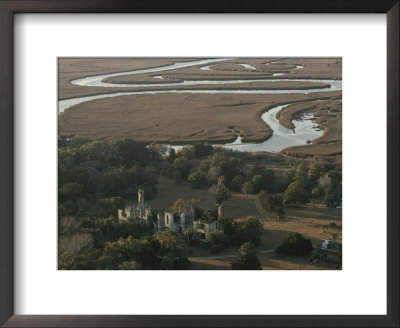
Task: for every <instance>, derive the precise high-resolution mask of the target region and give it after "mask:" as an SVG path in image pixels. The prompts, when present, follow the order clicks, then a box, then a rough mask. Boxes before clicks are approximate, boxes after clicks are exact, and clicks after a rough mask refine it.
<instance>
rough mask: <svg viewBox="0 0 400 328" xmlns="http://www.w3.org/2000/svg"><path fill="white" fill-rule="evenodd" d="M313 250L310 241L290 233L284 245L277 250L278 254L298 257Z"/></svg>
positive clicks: (297, 234)
mask: <svg viewBox="0 0 400 328" xmlns="http://www.w3.org/2000/svg"><path fill="white" fill-rule="evenodd" d="M312 250H313V246H312V243H311V240H310V239H307V238H304V237H303V236H302V235H301V234H299V233H296V232H290V233H288V234H286V236H285V238H284V240H283V242H282V244H281V245H280V246H279V247H278V248H277V249H276V250H275V251H276V253H278V254H284V255H290V256H298V255H305V254H307V253H309V252H310V251H312Z"/></svg>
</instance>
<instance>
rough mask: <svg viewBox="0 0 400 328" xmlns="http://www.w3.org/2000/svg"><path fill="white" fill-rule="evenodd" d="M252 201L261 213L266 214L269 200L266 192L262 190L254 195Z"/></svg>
mask: <svg viewBox="0 0 400 328" xmlns="http://www.w3.org/2000/svg"><path fill="white" fill-rule="evenodd" d="M254 202H255V203H256V207H257V209H258V211H259V212H260V213H261V214H267V213H268V211H269V206H270V201H269V196H268V194H267V193H266V192H265V191H264V190H262V191H260V192H259V193H258V195H257V196H256V198H255V200H254Z"/></svg>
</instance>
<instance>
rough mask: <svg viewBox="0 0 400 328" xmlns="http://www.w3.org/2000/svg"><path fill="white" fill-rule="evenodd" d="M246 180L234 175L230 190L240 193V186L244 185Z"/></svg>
mask: <svg viewBox="0 0 400 328" xmlns="http://www.w3.org/2000/svg"><path fill="white" fill-rule="evenodd" d="M245 181H246V179H245V177H244V176H242V175H236V176H235V177H234V178H233V179H232V181H231V190H233V191H237V192H241V191H242V190H241V187H242V184H243V183H245Z"/></svg>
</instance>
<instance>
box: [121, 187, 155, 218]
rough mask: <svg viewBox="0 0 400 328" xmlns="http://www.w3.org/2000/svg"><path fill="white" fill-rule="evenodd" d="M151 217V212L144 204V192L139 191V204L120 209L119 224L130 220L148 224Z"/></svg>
mask: <svg viewBox="0 0 400 328" xmlns="http://www.w3.org/2000/svg"><path fill="white" fill-rule="evenodd" d="M149 217H150V210H149V209H148V208H146V205H145V203H144V190H143V189H139V190H138V202H137V204H131V205H128V206H126V207H125V209H118V222H121V221H127V220H128V219H129V218H130V219H133V220H138V221H139V222H140V223H148V220H149Z"/></svg>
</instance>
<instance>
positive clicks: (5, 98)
mask: <svg viewBox="0 0 400 328" xmlns="http://www.w3.org/2000/svg"><path fill="white" fill-rule="evenodd" d="M399 7H400V6H399V1H396V0H384V1H378V0H374V1H371V0H367V1H361V0H353V1H340V0H336V1H335V0H324V1H321V0H319V1H318V0H311V1H307V2H304V1H301V0H284V1H278V0H272V1H239V0H234V1H229V2H215V1H209V0H207V1H201V2H196V1H192V2H190V3H184V1H176V0H174V1H168V2H166V1H162V0H149V1H124V0H93V1H72V0H70V1H67V0H59V1H51V0H41V1H19V0H14V1H13V0H2V1H0V49H1V51H0V152H1V156H0V213H1V214H0V324H2V325H4V327H61V326H65V327H93V326H95V327H163V326H175V327H199V326H206V327H226V326H229V327H242V326H246V327H300V326H308V327H328V326H329V327H332V326H340V327H398V326H399V312H398V308H399V286H398V274H399V272H398V271H399V270H398V264H399V261H398V258H399V234H398V231H399V222H398V221H399V206H398V202H397V200H398V197H399V176H398V170H399V94H398V89H399ZM17 13H384V14H386V16H387V315H368V316H358V315H346V316H343V315H327V316H324V315H316V316H311V315H292V316H282V315H268V316H264V315H253V316H243V315H238V316H224V315H214V316H208V315H195V316H188V315H157V316H155V315H154V316H146V315H131V316H129V315H117V316H108V315H104V316H102V315H101V316H98V315H93V316H91V315H15V314H14V295H13V293H14V270H13V265H14V260H13V249H14V244H13V243H14V238H13V213H14V210H13V208H14V206H15V204H14V195H13V191H14V186H13V185H14V160H13V157H14V127H13V125H14V119H13V117H14V115H13V55H14V54H13V16H14V14H17Z"/></svg>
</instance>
